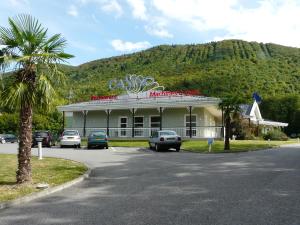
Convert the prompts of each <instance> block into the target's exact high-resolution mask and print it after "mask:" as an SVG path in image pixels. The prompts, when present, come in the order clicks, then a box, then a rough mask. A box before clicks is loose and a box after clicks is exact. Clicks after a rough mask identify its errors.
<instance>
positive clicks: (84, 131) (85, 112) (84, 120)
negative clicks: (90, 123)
mask: <svg viewBox="0 0 300 225" xmlns="http://www.w3.org/2000/svg"><path fill="white" fill-rule="evenodd" d="M86 115H87V111H86V110H84V111H83V137H85V135H86Z"/></svg>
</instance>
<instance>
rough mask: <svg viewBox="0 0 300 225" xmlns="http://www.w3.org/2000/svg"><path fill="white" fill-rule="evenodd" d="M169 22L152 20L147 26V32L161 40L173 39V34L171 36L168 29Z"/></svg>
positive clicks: (157, 19) (160, 19)
mask: <svg viewBox="0 0 300 225" xmlns="http://www.w3.org/2000/svg"><path fill="white" fill-rule="evenodd" d="M167 26H168V22H167V20H165V19H162V18H152V19H151V21H149V24H148V25H145V30H146V32H147V33H148V34H150V35H153V36H157V37H161V38H172V37H173V34H171V33H170V32H169V31H168V29H167Z"/></svg>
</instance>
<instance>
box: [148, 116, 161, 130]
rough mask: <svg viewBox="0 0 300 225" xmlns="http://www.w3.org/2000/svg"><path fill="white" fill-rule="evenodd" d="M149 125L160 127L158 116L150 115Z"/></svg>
mask: <svg viewBox="0 0 300 225" xmlns="http://www.w3.org/2000/svg"><path fill="white" fill-rule="evenodd" d="M150 127H151V128H156V127H157V128H159V127H160V116H151V117H150Z"/></svg>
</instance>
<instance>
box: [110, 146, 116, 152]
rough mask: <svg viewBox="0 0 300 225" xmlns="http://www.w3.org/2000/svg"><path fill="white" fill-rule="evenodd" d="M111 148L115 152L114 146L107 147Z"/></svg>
mask: <svg viewBox="0 0 300 225" xmlns="http://www.w3.org/2000/svg"><path fill="white" fill-rule="evenodd" d="M109 148H110V149H111V150H113V151H114V152H116V151H117V150H116V149H115V148H114V147H109Z"/></svg>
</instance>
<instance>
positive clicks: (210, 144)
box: [207, 138, 214, 152]
mask: <svg viewBox="0 0 300 225" xmlns="http://www.w3.org/2000/svg"><path fill="white" fill-rule="evenodd" d="M213 143H214V139H213V138H208V139H207V144H208V152H211V146H212V144H213Z"/></svg>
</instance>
